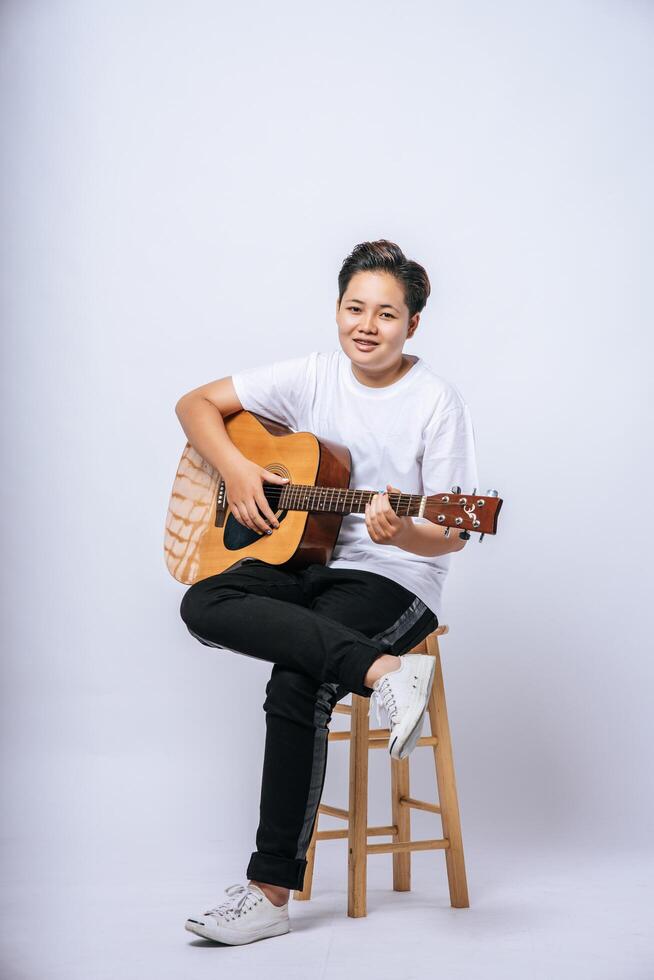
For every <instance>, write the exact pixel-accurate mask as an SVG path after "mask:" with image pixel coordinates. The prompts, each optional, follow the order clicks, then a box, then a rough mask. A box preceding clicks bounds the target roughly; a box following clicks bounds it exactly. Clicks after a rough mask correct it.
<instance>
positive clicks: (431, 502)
mask: <svg viewBox="0 0 654 980" xmlns="http://www.w3.org/2000/svg"><path fill="white" fill-rule="evenodd" d="M224 423H225V429H226V430H227V434H228V436H229V438H230V439H231V441H232V442H233V443H234V445H235V446H236V447H237V448H238V449H239V450H240V451H241V452H242V453H243V455H244V456H245V457H246V458H247V459H251V460H252V461H253V462H255V463H258V464H259V465H260V466H263V467H265V468H266V469H268V470H270V471H271V472H272V473H278V474H279V475H280V476H285V477H288V478H289V482H288V483H285V484H275V483H264V484H263V492H264V495H265V497H266V500H267V501H268V503H269V505H270V508H271V510H272V511H273V513H274V514H275V516H276V517H277V520H278V521H279V528H276V529H275V531H274V533H273V534H265V533H263V534H262V533H261V532H258V531H253V530H251V529H250V528H248V527H245V526H244V525H243V524H241V523H240V521H237V520H236V518H235V517H234V515H233V514H232V513H231V511H230V508H229V501H228V500H227V497H226V490H225V483H224V480H223V479H222V477H221V475H220V473H219V472H218V471H217V470H216V469H215V468H214V467H213V466H211V465H210V464H209V463H208V462H207V461H206V460H205V459H203V457H202V456H200V454H199V453H198V452H196V450H195V449H194V448H193V447H192V446H191V444H190V443H188V442H187V443H186V446H185V448H184V451H183V452H182V456H181V459H180V461H179V466H178V467H177V473H176V475H175V480H174V482H173V488H172V493H171V496H170V503H169V505H168V513H167V516H166V528H165V535H164V554H165V560H166V565H167V567H168V570H169V571H170V573H171V575H173V577H174V578H176V579H177V580H178V581H179V582H183V583H184V584H185V585H191V584H192V583H193V582H197V581H200V580H202V579H204V578H208V577H209V576H210V575H217V574H218V573H219V572H223V571H226V570H227V569H229V568H232V567H234V566H235V565H239V564H241V563H242V562H243V561H245V560H248V559H252V558H261V559H262V560H263V561H266V562H268V563H269V564H271V565H282V564H285V563H288V567H289V568H292V569H293V568H294V569H299V568H304V567H306V566H307V565H311V564H314V563H319V564H323V565H325V564H327V563H328V562H329V561H330V559H331V555H332V552H333V550H334V546H335V544H336V539H337V537H338V533H339V531H340V527H341V521H342V520H343V517H344V516H346V515H347V514H362V513H364V511H365V508H366V504H367V503H368V502H369V501H371V500H372V498H373V497H374V495H375V493H377V492H378V491H377V490H356V489H351V488H350V474H351V469H352V457H351V455H350V451H349V449H347V447H346V446H342V445H339V444H338V443H335V442H332V441H331V440H329V439H323V438H321V437H318V436H316V435H314V434H313V433H312V432H293V430H292V429H289V428H288V427H287V426H285V425H281V424H280V423H279V422H276V421H274V420H272V419H269V418H266V417H264V416H262V415H257V414H255V413H254V412H248V411H245V410H242V411H238V412H235V413H234V414H233V415H230V416H228V417H227V418H225V419H224ZM389 500H390V503H391V506H392V508H393V509H394V511H395V512H396V514H397V515H398V516H399V517H425V518H427V520H429V521H432V522H433V523H435V524H441V525H443V526H444V527H445V528H446V531H445V534H446V535H447V534H449V530H450V528H457V529H458V530H459V531H463V532H466V533H467V534H468V536H469V535H470V532H477V533H479V535H480V538H479V540H480V541H481V540H482V538H483V536H484V534H495V533H496V532H497V518H498V514H499V511H500V507H501V506H502V500H501V499H500V498H499V496H498V493H497V490H489V491H488V495H487V496H483V497H482V496H479V495H478V494H477V493H476V492H475V491H474V490H473V491H472V493H469V494H462V493H461V488H460V487H452V488H451V490H450V491H449V492H447V493H438V494H434V495H432V496H428V497H427V496H421V495H420V494H413V493H390V494H389Z"/></svg>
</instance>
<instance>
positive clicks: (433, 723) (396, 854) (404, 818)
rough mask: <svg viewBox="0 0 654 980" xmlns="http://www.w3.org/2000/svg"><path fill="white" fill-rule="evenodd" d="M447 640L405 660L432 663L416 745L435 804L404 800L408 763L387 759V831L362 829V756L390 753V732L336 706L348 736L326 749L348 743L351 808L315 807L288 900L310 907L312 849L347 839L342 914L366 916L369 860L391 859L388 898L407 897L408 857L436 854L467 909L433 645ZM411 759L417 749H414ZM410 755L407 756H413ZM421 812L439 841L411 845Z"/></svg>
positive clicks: (453, 900)
mask: <svg viewBox="0 0 654 980" xmlns="http://www.w3.org/2000/svg"><path fill="white" fill-rule="evenodd" d="M448 632H449V627H448V626H446V625H445V624H443V625H441V626H438V627H437V628H436V629H435V630H433V631H432V632H431V633H429V634H428V635H427V636H426V637H425V638H424V639H423V640H421V641H420V643H418V644H417V645H416V646H414V647H412V649H411V650H408V651H407V653H421V654H424V655H425V656H431V657H434V660H435V665H434V667H435V670H434V682H433V685H432V689H431V694H430V697H429V703H428V706H427V713H426V714H427V715H428V717H429V721H430V729H431V734H429V735H422V736H421V737H420V738H419V739H418V742H417V743H416V747H415V748H416V749H418V748H419V747H421V746H431V748H432V749H433V753H434V763H435V770H436V784H437V788H438V802H437V803H431V802H429V801H427V800H418V799H415V798H414V797H412V796H411V795H410V792H409V776H410V769H409V763H410V760H411V756H407V758H405V759H393V758H391V756H390V755H389V757H388V759H389V764H390V777H391V780H390V781H391V821H392V822H391V823H390V824H388V825H386V826H380V827H369V826H368V752H369V750H370V749H386V751H388V739H389V735H390V732H389V729H388V728H373V729H371V728H370V725H369V717H368V708H369V698H365V697H361V695H358V694H352V703H351V704H340V703H339V704H336V705H335V706H334V713H335V714H344V715H349V716H350V728H349V729H347V730H345V731H335V732H332V731H330V732H329V733H328V736H327V739H328V741H329V742H348V743H349V746H350V759H349V762H350V779H349V803H348V807H347V809H345V808H343V807H337V806H330V805H329V804H328V803H322V802H321V803H320V804H319V805H318V809H317V812H316V819H315V822H314V827H313V833H312V837H311V842H310V844H309V847H308V850H307V866H306V869H305V874H304V884H303V887H302V889H301V890H295V891H294V892H293V898H294V900H295V901H308V900H309V899H310V898H311V890H312V885H313V872H314V865H315V857H316V846H317V844H318V842H319V841H321V840H334V839H337V838H343V839H345V838H347V840H348V907H347V913H348V915H349V916H352V917H353V918H358V917H360V916H365V915H367V907H366V883H367V866H368V855H369V854H388V853H391V854H392V855H393V889H394V891H410V890H411V852H412V851H427V850H442V851H444V852H445V865H446V869H447V878H448V885H449V893H450V904H451V905H452V907H453V908H469V906H470V902H469V899H468V885H467V880H466V871H465V861H464V856H463V841H462V837H461V820H460V814H459V802H458V795H457V790H456V778H455V773H454V760H453V755H452V741H451V737H450V727H449V722H448V717H447V707H446V704H445V689H444V686H443V672H442V666H441V657H440V648H439V642H438V638H439V637H440V636H444V635H445V634H446V633H448ZM414 751H415V749H414ZM412 754H413V753H412ZM412 809H414V810H425V811H427V812H429V813H437V814H439V815H440V818H441V826H442V832H443V837H440V838H435V839H430V840H412V839H411V810H412ZM321 814H326V815H329V816H331V817H337V818H338V819H340V820H343V821H345V824H346V826H345V828H344V829H342V830H319V828H318V823H319V819H320V815H321ZM387 836H390V837H391V838H392V839H391V841H389V842H386V843H381V844H373V843H369V841H368V838H369V837H387Z"/></svg>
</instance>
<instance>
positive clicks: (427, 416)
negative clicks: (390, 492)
mask: <svg viewBox="0 0 654 980" xmlns="http://www.w3.org/2000/svg"><path fill="white" fill-rule="evenodd" d="M414 357H415V355H414ZM232 381H233V383H234V388H235V390H236V394H237V395H238V398H239V400H240V402H241V404H242V406H243V408H244V409H246V410H247V411H251V412H257V413H258V414H260V415H264V416H266V417H267V418H271V419H274V420H275V421H277V422H281V423H282V424H284V425H287V426H289V427H290V428H291V429H293V430H294V431H295V432H307V431H308V432H313V433H314V435H316V436H318V437H321V436H322V437H323V438H325V439H331V440H333V441H334V442H338V443H341V444H342V445H345V446H347V448H348V449H349V450H350V454H351V457H352V473H351V477H350V489H359V490H377V491H379V492H383V491H385V490H386V484H387V483H390V484H391V486H393V487H398V488H399V489H400V490H401V491H402V493H412V494H426V495H431V494H436V493H448V492H449V491H450V490H451V488H452V487H453V486H455V485H458V486H460V487H461V489H462V492H464V493H470V492H471V491H472V490H473V488H477V490H478V491H479V479H478V476H477V463H476V456H475V436H474V430H473V425H472V419H471V417H470V411H469V409H468V406H467V404H466V402H465V401H464V400H463V398H462V396H461V394H460V393H459V391H458V389H457V388H456V387H455V386H454V385H453V384H451V383H450V382H448V381H446V380H445V379H444V378H442V377H441V376H440V375H438V374H436V372H435V371H433V370H432V369H431V368H430V367H429V366H428V365H427V364H426V363H425V361H424V360H423V359H422V358H420V357H415V360H414V364H413V366H412V367H411V368H410V369H409V370H408V371H407V373H406V374H404V375H403V376H402V377H401V378H400V379H399V381H396V382H395V383H394V384H391V385H386V387H384V388H371V387H369V386H367V385H364V384H362V383H361V382H360V381H358V380H357V378H356V377H355V375H354V373H353V371H352V362H351V361H350V359H349V357H347V355H346V354H345V353H344V351H343V350H342V348H341V347H340V346H339V347H338V348H336V349H335V350H331V351H324V352H320V351H313V352H312V353H310V354H308V355H305V356H302V357H293V358H289V359H287V360H283V361H275V362H273V363H270V364H264V365H261V366H259V367H251V368H246V369H244V370H243V371H238V372H237V373H236V374H233V375H232ZM413 520H414V521H416V522H417V523H423V524H424V523H429V521H427V519H426V518H418V517H414V518H413ZM450 534H458V531H456V530H455V529H454V528H453V529H452V530H451V531H450ZM451 558H452V555H451V554H447V555H441V556H438V557H433V558H425V557H423V556H421V555H414V554H412V553H411V552H408V551H404V550H403V549H402V548H398V547H397V546H396V545H393V544H383V545H382V544H377V543H376V542H374V541H373V540H372V538H371V537H370V535H369V534H368V529H367V527H366V522H365V515H364V514H363V513H361V514H345V515H344V516H343V520H342V523H341V529H340V532H339V535H338V539H337V541H336V546H335V548H334V551H333V555H332V559H331V561H330V562H329V563H328V564H329V565H330V566H331V567H333V568H359V569H363V571H369V572H376V573H377V574H378V575H385V576H386V577H387V578H390V579H392V580H393V581H395V582H398V583H399V584H400V585H403V586H404V588H405V589H408V590H409V591H410V592H412V593H413V594H414V595H417V596H418V597H419V598H420V599H422V601H423V602H424V603H425V604H426V605H427V606H428V607H429V608H430V609H431V610H432V612H433V613H435V614H436V616H437V617H438V618H439V620H440V618H441V594H442V590H443V584H444V582H445V578H446V576H447V572H448V570H449V567H450V562H451Z"/></svg>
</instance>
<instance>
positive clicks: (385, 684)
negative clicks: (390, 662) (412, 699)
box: [368, 671, 418, 728]
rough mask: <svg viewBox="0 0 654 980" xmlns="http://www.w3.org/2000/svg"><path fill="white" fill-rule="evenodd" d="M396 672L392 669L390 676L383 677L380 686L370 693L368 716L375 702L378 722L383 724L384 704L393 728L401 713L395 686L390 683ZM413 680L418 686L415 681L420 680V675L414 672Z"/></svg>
mask: <svg viewBox="0 0 654 980" xmlns="http://www.w3.org/2000/svg"><path fill="white" fill-rule="evenodd" d="M394 673H395V671H391V674H390V676H386V677H382V679H381V680H380V682H379V687H378V688H376V689H373V692H372V694H371V695H370V706H369V708H368V717H370V712H371V711H372V706H373V702H374V705H375V715H376V717H377V724H378V725H381V715H380V711H379V709H380V707H381V706H382V705H383V706H384V708H385V709H386V714H387V715H388V724H389V728H392V727H393V725H395V723H396V722H397V720H398V714H399V709H398V706H397V701H396V700H395V694H394V693H393V688H392V687H391V683H390V679H391V676H392V675H393V674H394ZM412 680H413V684H412V687H415V686H416V684H415V682H416V681H417V680H418V675H417V674H414V675H413V678H412Z"/></svg>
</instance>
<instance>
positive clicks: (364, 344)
mask: <svg viewBox="0 0 654 980" xmlns="http://www.w3.org/2000/svg"><path fill="white" fill-rule="evenodd" d="M354 343H355V344H356V346H357V347H358V348H359V350H363V351H368V350H374V348H375V347H376V346H377V344H376V343H374V341H371V340H368V341H364V340H355V341H354Z"/></svg>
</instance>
